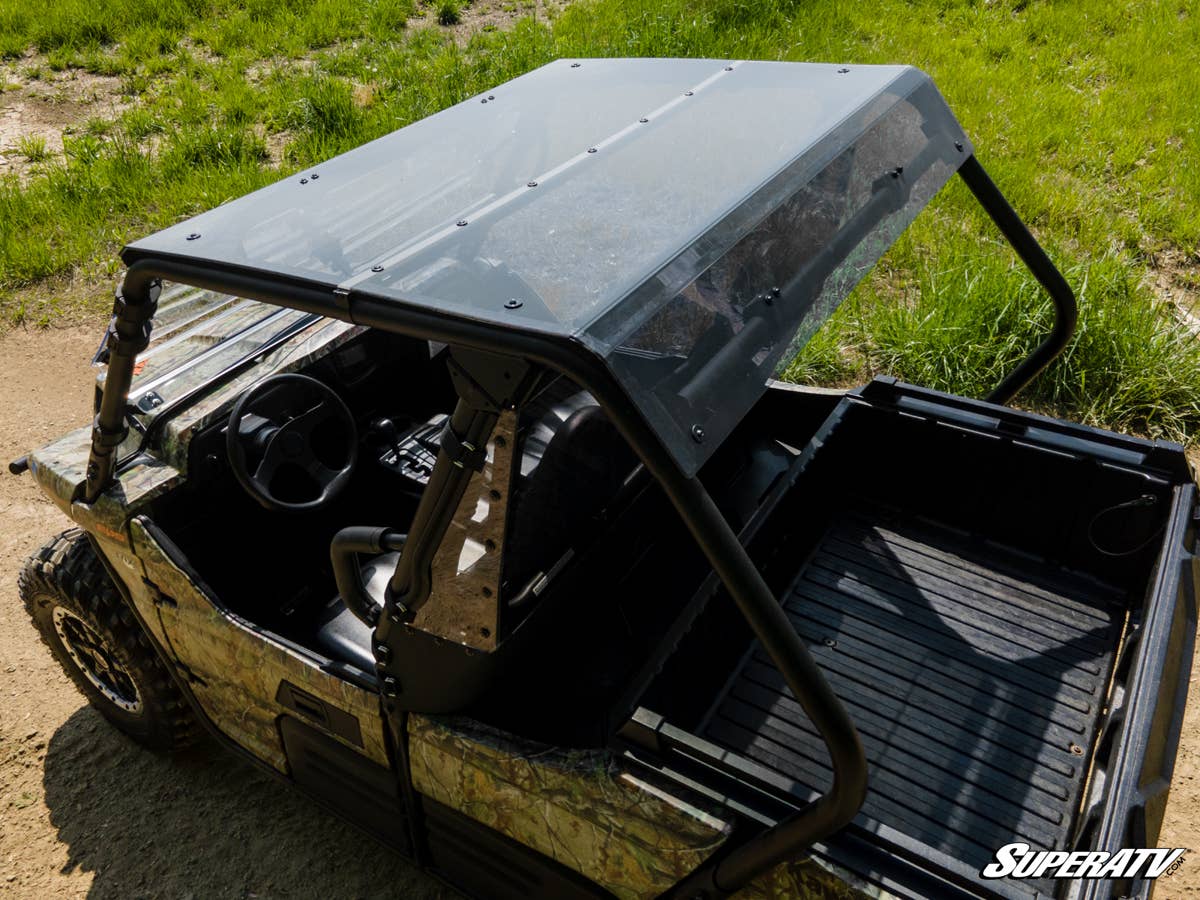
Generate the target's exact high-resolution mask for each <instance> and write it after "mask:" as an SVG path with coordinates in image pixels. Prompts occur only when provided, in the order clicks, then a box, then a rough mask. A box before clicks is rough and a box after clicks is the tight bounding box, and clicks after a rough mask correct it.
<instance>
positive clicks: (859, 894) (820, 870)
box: [732, 857, 895, 900]
mask: <svg viewBox="0 0 1200 900" xmlns="http://www.w3.org/2000/svg"><path fill="white" fill-rule="evenodd" d="M797 897H812V898H814V900H818V898H819V900H893V898H894V897H895V895H894V894H891V893H889V892H888V891H885V890H883V889H882V888H880V887H877V886H875V885H873V884H870V883H869V882H866V881H864V880H863V879H861V878H859V877H858V876H857V875H855V874H853V873H852V872H849V871H848V870H846V869H843V868H842V867H841V866H837V865H834V864H833V863H830V862H828V861H826V860H823V859H816V858H815V857H809V858H807V859H801V860H796V861H794V862H787V863H783V864H781V865H778V866H776V867H775V868H774V869H772V870H771V871H770V872H768V873H767V874H765V875H760V876H759V877H758V878H756V879H754V881H752V882H750V883H749V884H748V885H746V886H745V887H744V888H742V889H741V890H740V891H738V892H737V893H736V894H734V895H733V898H732V900H794V898H797Z"/></svg>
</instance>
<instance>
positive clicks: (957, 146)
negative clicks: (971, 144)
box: [954, 141, 963, 153]
mask: <svg viewBox="0 0 1200 900" xmlns="http://www.w3.org/2000/svg"><path fill="white" fill-rule="evenodd" d="M954 149H955V150H957V151H958V152H959V153H962V152H963V142H962V141H955V142H954Z"/></svg>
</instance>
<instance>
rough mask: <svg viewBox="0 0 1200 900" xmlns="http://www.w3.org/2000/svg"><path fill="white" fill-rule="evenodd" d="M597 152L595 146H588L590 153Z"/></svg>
mask: <svg viewBox="0 0 1200 900" xmlns="http://www.w3.org/2000/svg"><path fill="white" fill-rule="evenodd" d="M595 152H596V148H595V147H588V153H595Z"/></svg>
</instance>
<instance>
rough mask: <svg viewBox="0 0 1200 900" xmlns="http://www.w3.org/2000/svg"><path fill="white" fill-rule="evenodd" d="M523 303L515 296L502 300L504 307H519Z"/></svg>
mask: <svg viewBox="0 0 1200 900" xmlns="http://www.w3.org/2000/svg"><path fill="white" fill-rule="evenodd" d="M524 305H525V304H524V303H523V302H522V301H520V300H518V299H517V298H516V297H513V298H512V299H511V300H505V301H504V308H505V309H520V308H521V307H522V306H524Z"/></svg>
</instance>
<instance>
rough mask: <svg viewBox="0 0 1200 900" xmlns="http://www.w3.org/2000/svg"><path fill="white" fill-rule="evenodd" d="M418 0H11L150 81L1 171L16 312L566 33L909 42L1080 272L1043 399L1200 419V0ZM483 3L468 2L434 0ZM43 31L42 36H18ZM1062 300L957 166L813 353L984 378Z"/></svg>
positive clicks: (753, 53) (463, 92)
mask: <svg viewBox="0 0 1200 900" xmlns="http://www.w3.org/2000/svg"><path fill="white" fill-rule="evenodd" d="M521 8H523V7H521ZM418 13H419V11H418V10H417V9H416V8H415V7H414V6H413V4H412V3H411V2H410V0H56V2H55V3H53V4H45V5H43V6H42V7H38V8H37V9H36V14H35V11H34V10H33V9H32V8H31V7H30V6H29V4H28V3H26V2H25V0H0V56H2V57H9V58H10V59H11V62H10V67H11V68H14V69H15V71H16V72H17V74H18V75H20V74H21V73H22V72H24V77H26V78H28V77H30V72H31V71H36V72H37V74H38V76H39V77H41V78H42V79H50V78H53V77H55V73H56V72H61V71H63V70H68V69H71V68H82V69H86V70H89V71H92V72H96V73H98V74H103V75H109V76H114V77H115V78H118V79H120V82H119V83H120V85H121V90H122V91H123V92H124V93H125V94H126V95H127V99H128V100H129V104H128V108H127V109H125V111H124V112H123V113H121V114H120V115H119V116H118V117H117V118H116V120H115V121H112V122H109V123H104V122H87V124H86V125H84V124H83V123H82V122H81V127H80V128H78V129H76V133H75V134H73V135H70V136H68V138H67V140H66V147H65V153H64V156H63V157H62V158H61V159H51V160H46V161H45V162H44V164H43V166H42V169H41V170H40V171H39V172H37V173H34V174H33V175H31V176H29V177H26V178H25V179H24V180H22V181H17V180H16V179H15V178H11V177H10V178H8V179H3V180H0V222H2V223H3V224H4V227H3V228H0V314H3V315H4V316H6V317H8V318H9V319H10V320H11V317H12V316H13V315H14V313H15V312H16V310H18V309H19V308H22V304H28V303H29V302H32V301H30V300H29V299H28V296H27V294H28V290H29V289H30V286H35V285H38V284H41V283H44V282H45V281H46V280H47V279H51V280H53V279H56V278H58V279H62V278H64V277H65V276H67V275H72V276H73V277H74V278H75V280H76V282H79V281H82V282H83V283H94V282H97V281H102V280H104V279H105V278H109V277H111V276H112V274H113V271H112V267H113V259H114V257H115V253H116V251H117V250H118V249H119V247H120V245H121V244H123V243H124V242H125V241H127V240H129V239H132V238H135V237H137V236H140V235H142V234H145V233H147V232H149V231H151V230H153V229H155V228H158V227H161V226H163V225H166V224H169V223H171V222H174V221H177V220H179V219H180V218H181V217H184V216H187V215H190V214H193V213H195V212H197V211H200V210H202V209H206V208H209V207H211V206H214V205H216V204H218V203H220V202H223V201H225V200H228V199H230V198H233V197H236V196H239V195H240V194H242V193H245V192H246V191H249V190H252V189H254V188H256V187H259V186H261V185H263V184H266V183H268V182H270V181H273V180H275V179H277V178H278V177H280V175H281V174H283V173H285V172H290V171H293V170H295V169H297V168H299V167H302V166H306V165H309V164H311V163H313V162H316V161H319V160H321V159H323V158H326V157H328V156H329V155H332V154H334V153H338V152H341V151H343V150H346V149H348V148H350V147H353V146H356V145H358V144H360V143H362V142H364V141H366V140H369V139H371V138H373V137H376V136H378V135H380V134H383V133H386V132H388V131H390V130H393V129H394V128H397V127H399V126H401V125H404V124H406V123H408V122H411V121H413V120H415V119H418V118H421V117H423V116H425V115H428V114H430V113H432V112H434V111H436V110H437V109H440V108H442V107H444V106H446V105H449V104H451V103H455V102H457V101H459V100H462V99H465V98H466V97H468V96H471V95H472V94H474V93H476V92H478V91H481V90H483V89H486V88H488V87H491V86H494V85H495V84H497V83H499V82H501V81H504V80H506V79H508V78H510V77H513V76H515V75H517V74H520V73H522V72H525V71H528V70H529V69H531V68H533V67H535V66H537V65H540V64H542V63H544V62H547V61H549V60H550V59H553V58H556V57H561V56H593V55H600V56H608V55H655V56H712V57H733V58H759V59H792V60H806V59H816V60H825V61H847V62H859V63H870V62H905V63H911V64H914V65H918V66H920V67H922V68H924V69H925V70H926V71H928V72H930V74H932V75H933V76H934V79H935V80H936V81H937V83H938V84H939V86H940V87H941V89H942V91H943V93H944V94H945V95H946V97H947V99H948V100H949V102H950V105H951V107H952V108H953V109H954V110H955V112H956V113H957V115H958V117H959V119H960V121H961V122H962V123H963V125H964V127H965V128H966V130H967V132H968V133H969V134H970V135H971V136H972V138H973V140H974V141H975V143H976V145H977V147H978V148H979V154H980V157H981V159H982V160H983V161H984V163H985V165H987V166H988V168H989V170H990V172H991V173H992V175H993V177H994V178H995V180H996V181H997V182H998V183H999V184H1000V185H1001V186H1002V188H1003V189H1004V191H1005V193H1006V194H1007V196H1008V197H1009V199H1010V200H1011V201H1012V202H1013V204H1014V206H1016V207H1017V209H1018V210H1019V211H1020V212H1021V213H1022V215H1023V216H1024V217H1025V219H1026V221H1027V222H1029V223H1030V225H1031V226H1032V227H1033V229H1034V230H1035V232H1036V233H1037V234H1038V236H1039V238H1040V239H1041V240H1042V242H1043V243H1044V245H1045V246H1046V248H1047V250H1048V251H1049V252H1050V254H1051V255H1052V257H1054V258H1055V259H1056V260H1058V261H1059V262H1060V263H1061V264H1062V266H1063V268H1064V269H1065V271H1066V274H1067V276H1068V279H1069V280H1070V281H1071V283H1072V286H1073V287H1074V288H1075V289H1076V291H1077V293H1078V294H1079V296H1080V300H1081V318H1080V329H1079V335H1078V337H1077V339H1076V340H1075V342H1074V343H1073V344H1072V346H1071V348H1070V350H1069V352H1068V354H1067V355H1066V357H1065V359H1064V360H1063V361H1062V362H1061V363H1059V364H1057V365H1056V366H1054V367H1053V368H1052V369H1051V370H1049V371H1047V372H1046V373H1045V374H1044V375H1043V376H1041V377H1040V378H1039V379H1038V380H1037V381H1036V382H1035V383H1034V384H1033V385H1032V386H1031V387H1030V389H1029V390H1028V391H1027V392H1026V393H1025V394H1023V395H1022V398H1021V402H1022V403H1024V404H1026V405H1032V406H1036V407H1038V408H1044V409H1046V410H1050V411H1053V412H1058V413H1063V414H1068V415H1072V416H1075V417H1078V418H1082V419H1084V420H1086V421H1089V422H1094V423H1097V424H1105V425H1109V426H1114V427H1118V428H1124V429H1133V430H1138V431H1143V432H1148V433H1153V434H1161V435H1166V436H1170V437H1175V438H1180V439H1191V437H1192V436H1193V435H1196V434H1197V432H1198V431H1200V408H1198V407H1197V404H1198V403H1200V400H1198V399H1197V398H1200V345H1198V344H1197V343H1196V342H1195V341H1193V339H1192V338H1191V336H1190V334H1189V333H1187V332H1186V331H1183V330H1182V329H1180V328H1179V327H1178V326H1177V324H1176V322H1175V321H1174V320H1173V319H1172V317H1171V314H1170V310H1169V309H1167V307H1166V306H1165V305H1163V304H1161V303H1159V302H1156V300H1155V298H1154V296H1153V294H1152V292H1151V291H1150V289H1149V287H1148V286H1147V285H1148V282H1149V280H1150V276H1151V275H1152V274H1153V273H1154V268H1155V260H1156V259H1159V258H1161V257H1163V256H1164V255H1167V254H1169V255H1171V257H1172V258H1173V259H1176V260H1180V261H1182V267H1183V269H1184V275H1185V276H1186V274H1187V273H1186V270H1187V269H1188V268H1189V267H1194V266H1195V264H1196V262H1197V249H1196V248H1197V247H1198V246H1200V202H1198V201H1200V167H1198V166H1195V165H1192V164H1191V163H1192V161H1193V160H1195V159H1196V157H1197V141H1198V140H1200V133H1198V129H1200V106H1198V105H1197V104H1195V103H1194V102H1193V98H1194V97H1196V96H1197V95H1198V94H1200V6H1198V5H1197V4H1196V2H1195V0H1189V2H1181V0H1169V2H1168V0H1146V2H1137V0H1114V2H1104V3H1101V2H1095V0H1093V2H1078V0H1076V2H1070V0H1063V2H1045V0H1043V2H1026V0H991V2H971V0H909V2H906V3H895V2H892V3H884V2H882V0H863V2H859V3H855V4H846V3H840V2H836V0H577V2H575V3H573V4H572V5H570V6H568V7H567V8H566V9H565V10H564V11H563V12H562V13H561V14H560V15H558V16H556V17H554V18H553V19H552V20H550V21H546V20H545V18H544V17H543V18H542V19H541V20H539V21H535V20H533V19H531V18H526V19H524V20H521V21H519V22H516V23H515V24H514V25H513V26H512V27H508V28H504V29H501V30H497V31H494V32H480V33H478V34H475V35H474V36H473V37H472V38H471V40H470V42H469V44H467V46H465V47H462V46H458V45H457V44H456V43H455V42H454V41H452V40H450V39H449V37H448V36H447V34H446V32H445V31H442V30H440V29H410V28H408V27H407V23H408V22H409V20H410V19H412V18H414V17H415V16H416V15H418ZM471 14H472V13H471V12H469V11H468V12H463V11H462V10H461V9H460V8H459V6H458V5H457V0H442V2H439V3H437V4H434V5H432V6H430V7H429V11H428V15H429V16H431V17H432V18H433V19H434V20H436V21H446V20H448V19H450V18H452V17H453V16H459V15H462V16H469V15H471ZM30 48H33V49H36V50H37V51H38V54H39V55H38V56H36V57H34V58H32V59H30V60H24V59H18V57H21V55H22V54H24V53H26V52H27V50H29V49H30ZM10 77H11V76H10ZM714 127H715V128H719V123H718V124H715V125H714ZM271 147H281V148H282V162H281V164H280V165H279V166H278V167H276V166H275V165H274V162H273V158H272V154H271V150H270V148H271ZM25 314H26V315H29V314H30V312H28V311H27V312H26V313H25ZM1047 317H1048V305H1047V304H1046V303H1045V301H1044V300H1043V299H1042V298H1041V296H1040V294H1039V293H1038V291H1037V289H1036V285H1035V284H1034V283H1033V282H1032V281H1031V279H1030V278H1029V276H1028V275H1027V274H1026V273H1025V272H1024V270H1023V269H1022V268H1020V267H1019V266H1017V265H1014V263H1013V261H1012V259H1011V257H1010V255H1009V253H1008V251H1007V249H1006V248H1005V247H1004V246H1002V245H1001V244H1000V243H999V242H998V241H997V239H996V235H995V234H994V232H993V231H992V229H991V226H990V224H989V223H988V222H987V221H986V220H985V219H984V217H983V216H982V215H981V214H980V213H979V212H978V210H977V209H976V208H975V206H974V203H973V201H972V199H971V198H970V197H969V195H968V194H967V192H966V191H965V190H963V189H962V188H961V187H959V186H957V185H952V186H951V187H950V188H949V189H947V190H946V191H944V192H943V194H942V195H940V196H939V197H938V198H937V199H936V200H935V202H934V203H933V204H932V206H931V207H930V209H928V210H927V211H926V212H925V213H924V214H923V215H922V216H921V217H920V218H919V219H918V220H917V222H916V224H915V225H914V226H913V228H912V229H911V230H910V232H909V233H908V234H907V235H906V236H905V237H904V238H903V239H902V240H901V242H900V243H899V244H898V245H897V246H896V247H895V248H894V249H893V250H892V252H891V253H890V254H889V255H888V256H887V257H886V258H885V260H884V262H883V263H882V264H881V265H880V266H879V267H878V268H877V270H876V272H875V273H874V274H873V275H872V277H871V278H869V279H868V280H867V281H866V282H865V283H864V284H863V285H861V286H860V288H859V289H858V290H857V291H856V292H855V294H854V295H853V296H852V298H851V299H850V301H848V302H847V303H846V304H845V305H844V306H843V308H842V310H841V311H840V312H839V313H838V314H837V315H836V316H835V318H834V320H833V322H831V324H830V326H828V327H827V328H825V329H823V330H822V331H821V332H819V333H818V335H817V337H816V338H815V339H814V340H813V341H812V342H811V343H810V344H809V346H808V348H807V349H806V351H805V352H804V353H803V354H802V356H801V358H800V359H799V360H797V362H796V364H795V365H794V366H793V368H792V370H791V372H790V374H791V375H792V376H793V377H798V378H804V379H809V380H819V381H823V382H850V381H856V380H861V379H862V378H865V377H867V376H869V375H870V374H872V373H875V372H881V371H888V372H891V373H893V374H896V375H898V376H899V377H902V378H905V379H909V380H912V381H916V382H919V383H924V384H929V385H931V386H934V387H938V388H943V389H947V390H952V391H956V392H960V393H964V394H968V395H981V394H983V393H985V392H986V391H987V389H988V388H989V387H990V386H991V385H992V384H993V383H994V382H995V381H996V380H998V377H999V375H1000V373H1001V372H1002V371H1004V370H1005V369H1006V368H1007V367H1008V366H1010V365H1011V364H1012V363H1013V362H1014V361H1015V360H1016V359H1018V358H1020V357H1021V356H1022V355H1024V354H1025V353H1027V352H1028V351H1029V350H1030V349H1031V348H1032V347H1033V346H1034V345H1035V344H1036V343H1037V341H1038V339H1039V337H1040V335H1041V334H1042V333H1043V332H1044V329H1045V327H1046V325H1047V321H1048V319H1047Z"/></svg>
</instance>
